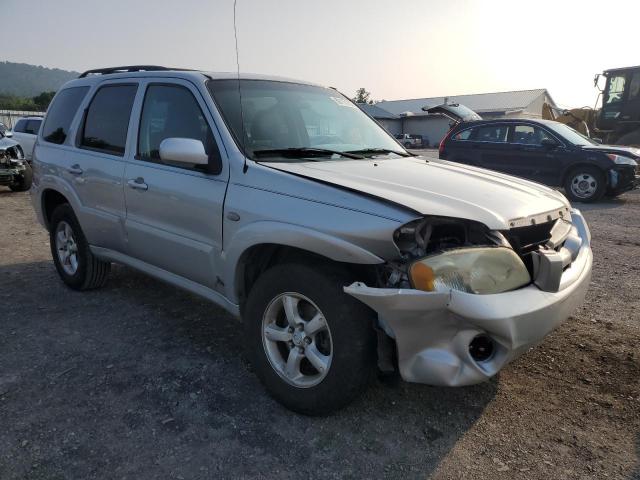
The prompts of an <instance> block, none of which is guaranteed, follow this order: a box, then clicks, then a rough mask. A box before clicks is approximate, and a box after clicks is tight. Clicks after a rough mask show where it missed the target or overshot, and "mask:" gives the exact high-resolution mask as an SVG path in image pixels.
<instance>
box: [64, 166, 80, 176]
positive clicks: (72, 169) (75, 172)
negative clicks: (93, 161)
mask: <svg viewBox="0 0 640 480" xmlns="http://www.w3.org/2000/svg"><path fill="white" fill-rule="evenodd" d="M67 171H68V172H69V173H71V174H72V175H82V169H81V168H80V165H78V164H77V163H76V164H74V165H71V166H70V167H69V168H68V169H67Z"/></svg>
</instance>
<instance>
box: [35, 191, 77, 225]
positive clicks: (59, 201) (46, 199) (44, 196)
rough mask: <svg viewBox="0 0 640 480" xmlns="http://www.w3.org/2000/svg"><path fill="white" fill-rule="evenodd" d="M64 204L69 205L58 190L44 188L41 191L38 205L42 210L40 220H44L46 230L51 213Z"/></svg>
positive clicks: (67, 200) (49, 222)
mask: <svg viewBox="0 0 640 480" xmlns="http://www.w3.org/2000/svg"><path fill="white" fill-rule="evenodd" d="M65 203H67V204H69V205H71V202H70V201H69V199H68V198H67V197H66V196H65V195H63V194H62V193H60V192H59V191H58V190H55V189H53V188H46V189H44V190H43V191H42V193H41V195H40V204H41V209H42V219H43V220H44V224H45V227H46V228H47V230H49V229H50V227H51V216H52V215H53V211H54V210H55V209H56V207H58V206H59V205H63V204H65ZM72 208H73V207H72Z"/></svg>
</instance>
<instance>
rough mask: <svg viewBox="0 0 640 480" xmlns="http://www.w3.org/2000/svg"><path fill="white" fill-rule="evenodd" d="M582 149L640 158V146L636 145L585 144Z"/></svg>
mask: <svg viewBox="0 0 640 480" xmlns="http://www.w3.org/2000/svg"><path fill="white" fill-rule="evenodd" d="M582 150H587V151H589V152H602V153H617V154H620V155H624V156H627V157H631V158H633V159H636V160H637V159H639V158H640V148H634V147H621V146H619V145H585V146H583V147H582Z"/></svg>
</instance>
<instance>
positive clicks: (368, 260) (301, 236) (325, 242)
mask: <svg viewBox="0 0 640 480" xmlns="http://www.w3.org/2000/svg"><path fill="white" fill-rule="evenodd" d="M225 244H226V245H227V246H228V248H227V249H225V250H224V251H223V252H222V270H223V274H224V283H225V285H227V286H228V287H227V288H226V292H227V297H228V298H229V300H230V301H231V302H233V303H238V298H237V295H236V291H235V288H234V286H235V284H236V281H237V276H238V272H239V270H238V269H239V265H240V259H241V258H242V255H243V254H244V253H246V252H247V250H248V249H250V248H251V247H254V246H256V245H264V244H275V245H284V246H288V247H295V248H299V249H301V250H306V251H308V252H312V253H315V254H318V255H321V256H323V257H326V258H329V259H331V260H335V261H337V262H346V263H359V264H365V265H374V264H380V263H384V260H383V259H381V258H380V257H378V256H376V255H374V254H373V253H371V252H369V251H368V250H365V249H364V248H362V247H359V246H358V245H355V244H353V243H349V242H347V241H345V240H342V239H340V238H336V237H334V236H331V235H327V234H325V233H322V232H319V231H317V230H313V229H310V228H306V227H301V226H299V225H294V224H291V223H285V222H276V221H258V222H253V223H249V224H247V225H245V226H243V227H242V228H240V229H238V230H237V231H236V232H235V234H234V235H233V237H231V238H230V239H225Z"/></svg>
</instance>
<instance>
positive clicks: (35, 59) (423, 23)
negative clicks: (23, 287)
mask: <svg viewBox="0 0 640 480" xmlns="http://www.w3.org/2000/svg"><path fill="white" fill-rule="evenodd" d="M0 12H1V17H0V18H2V20H3V22H2V33H3V38H4V42H3V45H4V46H3V49H2V50H3V51H2V53H1V54H0V59H4V60H9V61H14V62H24V63H30V64H36V65H43V66H46V67H58V68H63V69H69V70H78V71H81V70H84V69H89V68H96V67H102V66H114V65H127V64H159V65H169V66H176V67H190V68H197V69H207V70H225V71H229V70H235V68H236V60H235V49H234V38H233V0H171V1H168V0H55V1H48V0H35V1H31V2H26V1H24V0H0ZM237 15H238V16H237V20H238V22H237V26H238V35H239V50H240V68H241V70H242V71H245V72H256V73H267V74H276V75H281V76H288V77H294V78H299V79H304V80H310V81H314V82H316V83H321V84H325V85H330V86H334V87H337V88H338V89H339V90H341V91H342V92H344V93H346V94H349V95H350V96H353V93H354V91H355V90H356V89H357V88H358V87H365V88H367V90H369V91H371V93H372V97H373V98H375V99H377V100H380V99H386V100H395V99H402V98H416V97H430V96H453V95H459V94H469V93H483V92H495V91H507V90H520V89H527V88H543V87H544V88H547V89H549V91H550V93H551V95H552V96H553V97H554V98H555V100H556V102H557V103H559V104H561V105H563V106H567V107H570V106H575V107H578V106H584V105H593V104H594V102H595V99H596V94H597V91H596V90H595V89H594V88H593V84H592V79H593V76H594V74H595V73H598V72H601V71H602V70H604V69H606V68H612V67H621V66H629V65H638V64H640V53H639V52H638V19H639V18H640V2H638V1H637V0H629V1H616V2H603V1H589V0H535V1H526V2H523V1H514V0H429V1H426V0H425V1H417V0H403V1H392V0H388V1H383V0H351V1H348V0H314V1H310V0H309V1H308V0H238V8H237ZM3 57H4V58H3Z"/></svg>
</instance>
